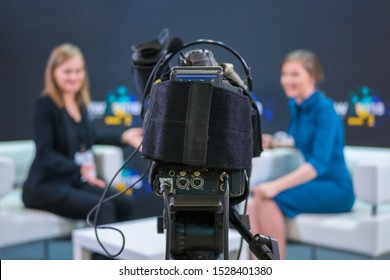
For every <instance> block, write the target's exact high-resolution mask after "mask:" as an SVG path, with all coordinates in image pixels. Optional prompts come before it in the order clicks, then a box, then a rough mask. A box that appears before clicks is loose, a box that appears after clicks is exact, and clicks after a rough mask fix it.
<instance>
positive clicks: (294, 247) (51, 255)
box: [0, 239, 390, 260]
mask: <svg viewBox="0 0 390 280" xmlns="http://www.w3.org/2000/svg"><path fill="white" fill-rule="evenodd" d="M46 254H47V256H48V257H45V255H46ZM312 254H313V248H312V247H311V246H308V245H303V244H295V243H289V244H288V245H287V259H289V260H309V259H312ZM46 258H47V259H50V260H71V259H72V242H71V240H69V239H65V240H51V241H49V242H48V243H46V245H45V243H44V242H34V243H31V244H27V245H19V246H13V247H8V248H3V249H0V259H1V260H42V259H46ZM316 259H319V260H366V259H369V258H367V257H365V256H361V255H357V254H351V253H346V252H339V251H335V250H330V249H325V248H317V249H316ZM379 259H385V260H390V254H388V255H385V256H382V257H381V258H379Z"/></svg>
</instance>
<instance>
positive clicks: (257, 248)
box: [229, 207, 280, 260]
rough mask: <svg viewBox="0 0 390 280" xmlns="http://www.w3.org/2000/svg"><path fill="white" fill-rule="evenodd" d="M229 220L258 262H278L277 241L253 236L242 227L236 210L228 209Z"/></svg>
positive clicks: (257, 235) (261, 236) (263, 236)
mask: <svg viewBox="0 0 390 280" xmlns="http://www.w3.org/2000/svg"><path fill="white" fill-rule="evenodd" d="M229 212H230V215H229V220H230V222H231V223H232V225H233V226H234V227H235V228H236V229H237V231H238V232H239V233H240V234H241V236H242V237H243V238H244V239H245V241H246V242H247V243H248V244H249V249H250V250H251V252H252V253H253V254H254V255H255V256H256V257H257V258H258V259H259V260H279V259H280V256H279V248H278V241H277V240H276V239H274V238H272V237H269V236H265V235H260V234H256V235H254V236H253V234H252V233H251V232H250V231H249V230H248V229H247V228H246V227H245V226H244V224H243V223H242V222H241V220H240V216H239V214H238V212H237V210H236V209H234V208H233V207H230V211H229Z"/></svg>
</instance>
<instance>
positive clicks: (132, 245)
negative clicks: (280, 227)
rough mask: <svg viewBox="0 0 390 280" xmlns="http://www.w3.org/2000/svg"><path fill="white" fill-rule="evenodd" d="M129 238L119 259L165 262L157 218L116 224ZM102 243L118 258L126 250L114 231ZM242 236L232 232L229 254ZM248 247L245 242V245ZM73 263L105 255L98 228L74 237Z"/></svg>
mask: <svg viewBox="0 0 390 280" xmlns="http://www.w3.org/2000/svg"><path fill="white" fill-rule="evenodd" d="M112 226H113V227H115V228H117V229H119V230H121V231H122V232H123V234H124V236H125V247H124V250H123V251H122V253H121V254H120V255H119V256H118V257H116V258H117V259H124V260H130V259H133V260H134V259H135V260H145V259H146V260H148V259H149V260H158V259H165V247H166V242H165V234H159V233H157V218H156V217H151V218H145V219H139V220H132V221H128V222H122V223H116V224H112ZM98 235H99V239H100V241H101V243H102V244H103V245H104V246H105V248H106V249H107V250H108V251H109V252H110V253H111V254H116V253H117V252H119V249H120V248H121V246H122V238H121V236H120V234H119V233H118V232H116V231H114V230H98ZM240 240H241V235H240V234H239V233H238V232H237V231H236V230H233V229H230V230H229V251H230V252H237V251H238V249H239V245H240ZM244 243H245V241H244ZM72 244H73V259H76V260H83V259H84V260H85V259H91V254H92V253H93V252H95V253H100V254H104V251H103V249H102V248H101V246H100V244H99V243H98V242H97V239H96V235H95V231H94V228H84V229H76V230H74V231H73V233H72Z"/></svg>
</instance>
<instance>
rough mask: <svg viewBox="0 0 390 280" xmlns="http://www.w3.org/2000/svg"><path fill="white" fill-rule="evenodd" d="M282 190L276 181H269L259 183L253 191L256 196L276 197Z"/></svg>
mask: <svg viewBox="0 0 390 280" xmlns="http://www.w3.org/2000/svg"><path fill="white" fill-rule="evenodd" d="M279 192H280V190H279V188H278V185H277V184H276V183H274V182H272V181H271V182H267V183H262V184H259V185H257V186H256V187H255V188H254V189H253V190H252V193H253V195H254V198H255V199H256V198H269V199H271V198H274V197H275V196H277V195H278V194H279Z"/></svg>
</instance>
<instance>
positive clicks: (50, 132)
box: [23, 96, 122, 207]
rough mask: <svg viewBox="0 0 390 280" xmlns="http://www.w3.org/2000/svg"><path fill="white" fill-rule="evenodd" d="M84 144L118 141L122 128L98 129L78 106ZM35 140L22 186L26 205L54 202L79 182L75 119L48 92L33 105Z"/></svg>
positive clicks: (78, 147) (88, 146)
mask: <svg viewBox="0 0 390 280" xmlns="http://www.w3.org/2000/svg"><path fill="white" fill-rule="evenodd" d="M81 114H82V124H83V127H84V128H85V135H86V137H85V138H86V148H87V149H89V148H91V146H92V145H94V144H111V145H120V138H121V134H122V133H121V132H118V133H111V132H110V133H104V134H102V133H97V131H95V130H94V129H93V127H92V126H91V125H90V124H89V123H88V120H87V113H86V110H85V109H84V108H82V109H81ZM33 123H34V141H35V145H36V155H35V158H34V161H33V163H32V165H31V167H30V172H29V175H28V177H27V180H26V182H25V184H24V187H23V202H24V204H25V205H26V206H27V207H29V206H31V207H37V206H39V205H42V204H46V203H57V202H58V201H60V200H61V199H62V198H64V196H65V195H66V189H67V188H69V187H70V186H72V187H78V186H79V185H80V184H81V180H80V178H81V174H80V166H79V165H77V164H76V163H75V162H74V154H75V152H77V151H80V139H79V137H78V134H77V131H76V128H75V124H74V121H73V120H72V119H71V117H70V116H69V114H68V113H67V112H66V110H65V109H60V108H58V107H57V106H56V105H55V104H54V102H53V101H52V99H51V98H50V97H49V96H42V97H39V98H38V99H37V101H36V105H35V114H34V120H33Z"/></svg>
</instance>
